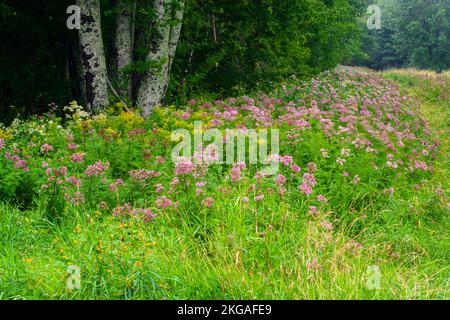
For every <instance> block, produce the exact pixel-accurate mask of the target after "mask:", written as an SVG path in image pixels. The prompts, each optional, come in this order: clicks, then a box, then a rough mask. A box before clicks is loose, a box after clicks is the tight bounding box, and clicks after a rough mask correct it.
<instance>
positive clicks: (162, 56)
mask: <svg viewBox="0 0 450 320" xmlns="http://www.w3.org/2000/svg"><path fill="white" fill-rule="evenodd" d="M155 12H156V16H157V33H158V35H157V37H156V39H154V42H153V44H152V47H151V49H150V53H149V54H148V56H147V60H148V61H156V62H159V63H160V66H161V67H160V69H159V70H149V71H147V72H146V74H145V75H144V78H143V79H142V83H141V85H140V88H139V91H138V97H137V103H138V105H139V107H140V108H141V109H142V116H143V117H148V116H149V115H150V114H151V112H152V110H153V109H154V108H155V107H156V106H158V105H161V104H162V103H163V102H164V98H165V95H166V92H167V87H168V83H169V73H170V68H171V65H172V61H173V58H174V56H175V51H176V47H177V44H178V40H179V37H180V33H181V26H182V20H183V13H184V0H179V1H174V0H155Z"/></svg>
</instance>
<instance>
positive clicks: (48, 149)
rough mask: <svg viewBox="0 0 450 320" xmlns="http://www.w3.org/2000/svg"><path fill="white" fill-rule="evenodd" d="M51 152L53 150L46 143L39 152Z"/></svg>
mask: <svg viewBox="0 0 450 320" xmlns="http://www.w3.org/2000/svg"><path fill="white" fill-rule="evenodd" d="M53 150H54V148H53V147H52V146H51V145H49V144H47V143H45V144H43V145H42V147H41V151H42V152H50V151H53Z"/></svg>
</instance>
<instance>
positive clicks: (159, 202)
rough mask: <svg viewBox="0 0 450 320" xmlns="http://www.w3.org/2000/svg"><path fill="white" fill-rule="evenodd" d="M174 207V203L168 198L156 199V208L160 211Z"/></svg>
mask: <svg viewBox="0 0 450 320" xmlns="http://www.w3.org/2000/svg"><path fill="white" fill-rule="evenodd" d="M172 205H173V203H172V201H171V200H170V199H168V198H167V197H166V196H162V197H160V198H158V199H156V206H157V207H158V208H160V209H165V208H167V207H170V206H172Z"/></svg>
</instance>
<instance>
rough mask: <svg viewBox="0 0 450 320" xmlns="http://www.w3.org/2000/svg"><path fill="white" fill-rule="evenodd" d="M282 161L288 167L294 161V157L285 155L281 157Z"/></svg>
mask: <svg viewBox="0 0 450 320" xmlns="http://www.w3.org/2000/svg"><path fill="white" fill-rule="evenodd" d="M280 162H281V163H282V164H283V165H285V166H286V167H288V166H289V165H290V164H291V163H292V162H293V159H292V157H291V156H283V157H280Z"/></svg>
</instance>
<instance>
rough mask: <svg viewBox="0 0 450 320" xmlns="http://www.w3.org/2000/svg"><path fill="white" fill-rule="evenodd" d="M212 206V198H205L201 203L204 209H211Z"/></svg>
mask: <svg viewBox="0 0 450 320" xmlns="http://www.w3.org/2000/svg"><path fill="white" fill-rule="evenodd" d="M213 204H214V199H212V198H206V199H205V200H203V201H202V205H204V206H205V207H208V208H211V207H212V206H213Z"/></svg>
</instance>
